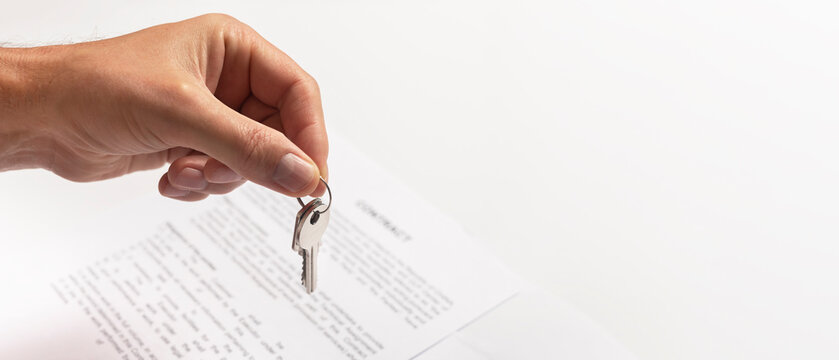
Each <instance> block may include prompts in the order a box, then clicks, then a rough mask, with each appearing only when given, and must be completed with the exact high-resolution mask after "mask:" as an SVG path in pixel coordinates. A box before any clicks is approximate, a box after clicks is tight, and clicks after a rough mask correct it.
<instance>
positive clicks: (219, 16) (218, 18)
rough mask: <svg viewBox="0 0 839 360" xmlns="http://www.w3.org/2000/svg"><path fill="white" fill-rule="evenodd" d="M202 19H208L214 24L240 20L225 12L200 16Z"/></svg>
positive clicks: (207, 20)
mask: <svg viewBox="0 0 839 360" xmlns="http://www.w3.org/2000/svg"><path fill="white" fill-rule="evenodd" d="M199 18H200V19H201V20H202V21H206V22H208V23H210V24H214V25H223V24H230V23H238V22H239V20H238V19H236V18H235V17H233V16H230V15H228V14H224V13H209V14H204V15H201V16H200V17H199Z"/></svg>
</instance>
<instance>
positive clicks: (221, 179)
mask: <svg viewBox="0 0 839 360" xmlns="http://www.w3.org/2000/svg"><path fill="white" fill-rule="evenodd" d="M204 175H205V176H206V177H207V181H209V182H211V183H218V184H226V183H232V182H236V181H239V180H242V176H241V175H239V174H237V173H236V172H235V171H233V170H231V169H230V168H229V167H226V166H222V167H219V168H216V169H215V170H213V171H212V172H208V173H206V174H204Z"/></svg>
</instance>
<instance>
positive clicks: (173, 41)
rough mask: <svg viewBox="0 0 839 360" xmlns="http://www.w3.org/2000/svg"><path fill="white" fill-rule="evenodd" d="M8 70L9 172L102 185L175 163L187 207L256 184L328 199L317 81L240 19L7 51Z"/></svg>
mask: <svg viewBox="0 0 839 360" xmlns="http://www.w3.org/2000/svg"><path fill="white" fill-rule="evenodd" d="M8 69H11V72H9V71H8ZM0 70H2V72H4V73H6V76H3V75H0V94H3V96H4V98H5V99H4V100H6V101H5V102H0V140H4V141H2V143H3V144H0V170H2V169H12V168H24V167H43V168H46V169H49V170H51V171H53V172H54V173H56V174H58V175H59V176H62V177H64V178H67V179H70V180H73V181H95V180H102V179H107V178H112V177H116V176H120V175H123V174H127V173H130V172H134V171H138V170H147V169H154V168H159V167H160V166H162V165H164V164H166V163H167V162H170V163H171V164H170V165H169V168H168V171H167V172H166V173H165V174H164V175H163V176H162V177H161V179H160V182H159V184H158V188H159V190H160V193H161V194H163V195H165V196H168V197H171V198H174V199H179V200H187V201H194V200H201V199H204V198H206V197H207V196H208V195H209V194H223V193H227V192H230V191H231V190H233V189H235V188H236V187H238V186H240V185H241V184H243V183H244V182H245V181H246V180H250V181H253V182H255V183H257V184H260V185H262V186H265V187H267V188H270V189H272V190H275V191H278V192H281V193H283V194H286V195H289V196H304V195H309V194H312V195H321V194H322V193H323V191H324V190H325V188H324V187H323V185H322V184H320V182H319V181H318V178H319V176H323V177H324V178H326V177H327V173H328V170H327V166H326V158H327V152H328V142H327V136H326V129H325V127H324V122H323V110H322V108H321V100H320V91H319V89H318V86H317V83H316V82H315V80H314V79H313V78H312V77H311V76H309V75H308V74H307V73H306V72H305V71H303V69H301V68H300V67H299V66H298V65H297V64H296V63H295V62H294V61H293V60H291V59H290V58H289V57H288V56H287V55H286V54H284V53H283V52H281V51H280V50H279V49H277V48H276V47H274V46H273V45H271V44H270V43H268V42H267V41H266V40H265V39H263V38H262V37H261V36H260V35H259V34H257V33H256V32H255V31H254V30H253V29H251V28H250V27H248V26H247V25H244V24H242V23H241V22H239V21H237V20H235V19H233V18H231V17H229V16H226V15H217V14H213V15H204V16H200V17H197V18H193V19H188V20H185V21H181V22H177V23H171V24H164V25H159V26H155V27H151V28H148V29H144V30H141V31H138V32H135V33H132V34H128V35H124V36H120V37H117V38H113V39H106V40H101V41H94V42H88V43H80V44H73V45H62V46H50V47H41V48H30V49H0ZM10 147H11V148H10Z"/></svg>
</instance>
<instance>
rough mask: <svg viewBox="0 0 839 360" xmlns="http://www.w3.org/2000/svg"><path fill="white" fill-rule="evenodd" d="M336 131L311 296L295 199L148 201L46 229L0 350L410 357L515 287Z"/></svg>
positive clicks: (253, 191)
mask: <svg viewBox="0 0 839 360" xmlns="http://www.w3.org/2000/svg"><path fill="white" fill-rule="evenodd" d="M331 143H332V146H331V148H332V151H331V154H332V155H331V160H330V169H331V175H332V178H331V179H330V186H331V187H332V192H333V194H334V195H335V199H334V203H333V205H332V210H331V211H332V216H331V220H330V224H329V227H328V228H327V231H326V233H325V235H324V238H323V241H322V244H323V245H322V246H321V250H320V255H319V274H318V275H319V279H318V289H317V290H316V291H315V293H313V294H311V295H309V294H306V292H305V290H304V288H303V287H302V286H301V284H300V282H301V266H302V260H301V257H300V256H299V255H297V254H296V253H295V252H293V251H292V250H291V233H292V227H293V224H294V215H295V214H296V212H297V211H298V210H299V208H300V205H299V204H297V202H296V200H295V199H293V198H288V197H285V196H283V195H281V194H277V193H274V192H271V191H269V190H266V189H264V188H262V187H259V186H257V185H254V184H247V185H245V186H243V187H242V188H240V189H238V190H236V191H235V192H233V193H231V194H229V195H225V196H216V197H212V198H211V199H209V200H205V201H202V202H199V203H190V204H173V201H171V200H163V199H157V198H155V199H149V200H148V201H145V202H139V203H136V204H133V205H131V206H128V207H126V208H125V209H122V210H120V211H115V212H113V213H112V214H110V215H109V216H105V217H103V218H102V219H97V220H95V221H92V222H91V223H90V224H87V225H83V226H81V227H80V229H79V231H77V232H75V233H73V234H72V235H60V236H58V237H60V238H56V239H49V240H45V244H52V245H50V246H52V248H51V249H53V250H58V251H61V254H60V255H56V254H54V253H53V254H52V256H45V257H44V258H43V259H41V261H42V262H40V263H39V262H34V261H33V265H32V266H33V267H37V268H38V269H39V270H34V269H33V274H39V275H37V276H36V275H33V277H32V279H33V280H32V281H33V282H34V283H32V284H29V286H28V287H27V289H28V290H26V291H28V292H29V293H30V294H31V295H27V294H26V293H23V294H21V293H18V294H14V295H11V296H10V298H11V299H13V300H14V301H8V300H9V299H6V300H7V301H6V303H7V306H9V307H11V308H13V309H15V312H16V313H17V314H18V316H11V318H8V319H4V321H5V322H6V324H5V325H4V326H3V329H2V333H0V335H2V339H0V357H2V358H4V359H5V358H7V359H408V358H412V357H415V356H417V355H419V354H421V353H423V351H425V350H426V349H428V348H429V347H431V346H433V345H434V344H436V343H438V342H440V341H441V340H442V339H444V338H445V337H447V336H448V335H450V334H452V333H453V332H455V331H457V329H459V328H462V327H463V326H465V325H466V324H468V323H470V322H472V321H474V320H475V319H476V318H478V317H479V316H481V315H482V314H484V313H486V312H487V311H490V310H491V309H493V308H494V307H496V306H498V305H499V304H501V303H502V302H504V301H505V300H506V299H509V298H510V297H511V296H513V295H514V294H515V292H516V283H517V282H516V278H515V277H514V276H513V275H511V274H510V273H509V272H508V271H507V270H506V269H505V268H504V267H503V266H502V265H500V264H499V263H498V262H497V261H496V260H495V259H494V258H493V257H492V256H491V255H489V254H488V253H487V252H486V251H484V249H483V248H482V247H481V246H480V244H478V243H476V242H475V241H474V240H472V239H471V238H470V237H469V236H467V235H466V234H465V233H464V232H463V231H462V230H461V229H460V228H459V227H458V226H457V225H456V224H455V223H453V222H451V221H450V220H448V219H447V218H446V217H445V216H442V215H441V214H440V213H439V212H438V211H436V210H435V209H433V208H432V207H431V206H429V205H428V204H427V203H425V202H424V201H422V200H421V199H419V198H418V197H416V196H415V195H413V194H412V192H411V191H410V190H408V189H406V188H405V187H403V186H402V185H400V184H399V183H398V182H397V181H395V180H394V179H393V178H391V177H390V176H388V175H387V174H386V173H385V172H384V171H382V170H381V169H380V168H378V167H377V166H375V165H374V164H372V163H371V162H370V161H369V160H367V159H366V158H365V157H364V156H363V155H361V154H360V153H358V152H357V151H356V150H354V149H353V148H352V147H351V146H349V145H348V144H347V143H346V142H345V141H343V140H342V139H340V138H338V137H334V136H333V140H332V142H331ZM325 200H327V199H325ZM74 243H75V244H77V246H74V245H73V244H74ZM45 274H47V275H48V276H47V275H45ZM22 276H25V275H22ZM9 307H7V308H6V309H7V310H8V309H10V308H9Z"/></svg>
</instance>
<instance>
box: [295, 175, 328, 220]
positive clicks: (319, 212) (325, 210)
mask: <svg viewBox="0 0 839 360" xmlns="http://www.w3.org/2000/svg"><path fill="white" fill-rule="evenodd" d="M320 182H322V183H323V185H325V186H326V192H327V193H329V203H328V204H326V209H323V211H315V212H316V213H318V214H323V213H325V212H327V211H328V210H329V207H331V206H332V189H330V188H329V184H327V183H326V180H324V179H323V178H322V177H321V178H320ZM297 202H298V203H299V204H300V206H301V207H302V206H306V204H304V203H303V200H301V199H300V198H297Z"/></svg>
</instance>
